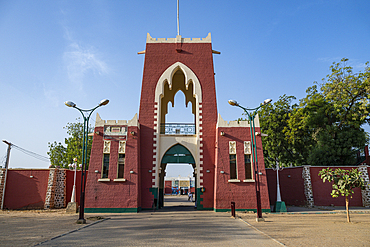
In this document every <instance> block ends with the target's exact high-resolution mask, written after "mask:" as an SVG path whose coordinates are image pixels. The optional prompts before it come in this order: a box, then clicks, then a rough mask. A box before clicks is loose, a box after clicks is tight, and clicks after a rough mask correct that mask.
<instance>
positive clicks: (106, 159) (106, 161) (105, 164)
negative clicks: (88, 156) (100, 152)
mask: <svg viewBox="0 0 370 247" xmlns="http://www.w3.org/2000/svg"><path fill="white" fill-rule="evenodd" d="M108 171H109V154H104V157H103V172H102V178H108Z"/></svg>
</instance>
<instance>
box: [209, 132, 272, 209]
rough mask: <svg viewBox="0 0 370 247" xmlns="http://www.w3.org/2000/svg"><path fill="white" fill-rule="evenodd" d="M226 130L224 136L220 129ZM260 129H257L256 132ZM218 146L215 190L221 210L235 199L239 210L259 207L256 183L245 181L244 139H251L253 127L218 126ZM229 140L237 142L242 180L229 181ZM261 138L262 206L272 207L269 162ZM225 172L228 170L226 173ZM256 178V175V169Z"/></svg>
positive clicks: (239, 174)
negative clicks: (268, 177)
mask: <svg viewBox="0 0 370 247" xmlns="http://www.w3.org/2000/svg"><path fill="white" fill-rule="evenodd" d="M221 131H223V132H224V136H221V134H220V132H221ZM259 131H260V129H259V128H256V132H259ZM217 133H218V135H217V137H216V138H217V147H216V167H215V185H214V186H215V193H214V204H215V208H216V210H217V209H228V208H230V203H231V201H234V202H235V206H236V209H255V208H256V205H257V203H256V189H255V182H243V180H245V179H246V178H245V165H244V164H245V162H244V141H250V140H251V138H250V129H249V128H245V127H232V128H227V127H221V128H218V129H217ZM229 141H235V142H236V159H237V161H236V162H237V174H238V175H237V177H238V180H240V182H229V181H228V180H229V179H230V160H229ZM256 141H257V160H258V168H259V171H260V172H262V175H260V193H261V205H262V209H265V210H269V209H270V202H269V195H268V187H267V179H266V171H265V164H264V159H263V150H262V142H261V137H258V136H257V138H256ZM221 171H224V173H223V174H222V173H221ZM252 173H253V177H254V172H253V171H252Z"/></svg>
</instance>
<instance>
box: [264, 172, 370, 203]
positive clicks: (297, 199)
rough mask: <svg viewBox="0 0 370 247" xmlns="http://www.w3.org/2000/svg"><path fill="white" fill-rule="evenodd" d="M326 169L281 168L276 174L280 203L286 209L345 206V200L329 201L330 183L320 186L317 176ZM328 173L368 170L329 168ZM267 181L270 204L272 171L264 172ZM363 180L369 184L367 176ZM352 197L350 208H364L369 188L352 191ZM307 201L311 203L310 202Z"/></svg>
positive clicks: (273, 194) (273, 181) (273, 187)
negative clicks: (297, 206)
mask: <svg viewBox="0 0 370 247" xmlns="http://www.w3.org/2000/svg"><path fill="white" fill-rule="evenodd" d="M324 168H326V167H317V166H304V167H293V168H285V169H284V170H283V171H280V172H279V174H280V177H279V180H280V192H281V197H282V200H283V201H284V202H285V203H286V204H287V205H306V206H331V205H334V206H345V199H344V197H342V196H339V197H338V198H333V197H332V196H331V195H330V194H331V191H332V183H329V182H327V181H326V182H325V183H323V182H322V179H321V178H320V176H318V173H319V172H320V171H321V170H322V169H324ZM331 168H332V169H336V168H341V169H352V168H359V169H363V171H364V170H366V169H367V171H369V167H366V166H359V167H331ZM267 174H268V176H267V179H268V186H269V194H270V201H271V203H273V202H274V201H275V200H276V172H275V171H273V170H272V169H267ZM363 176H364V179H365V180H366V176H367V180H368V181H369V173H367V174H365V172H364V175H363ZM354 192H355V193H354V194H353V195H352V198H351V199H350V206H353V207H361V206H366V205H367V204H366V201H367V200H368V198H369V187H368V188H367V189H365V190H364V191H361V190H360V188H355V189H354ZM310 199H311V200H310Z"/></svg>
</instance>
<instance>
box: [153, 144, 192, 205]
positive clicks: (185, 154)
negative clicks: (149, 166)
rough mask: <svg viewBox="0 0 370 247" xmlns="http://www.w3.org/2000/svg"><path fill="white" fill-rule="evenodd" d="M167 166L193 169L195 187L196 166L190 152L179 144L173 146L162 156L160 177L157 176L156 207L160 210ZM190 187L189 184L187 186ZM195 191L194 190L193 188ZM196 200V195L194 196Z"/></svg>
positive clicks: (162, 202)
mask: <svg viewBox="0 0 370 247" xmlns="http://www.w3.org/2000/svg"><path fill="white" fill-rule="evenodd" d="M167 164H189V165H191V166H192V167H193V169H194V173H193V177H194V178H195V183H194V184H195V187H196V184H197V182H196V175H195V172H196V164H195V160H194V157H193V155H192V154H191V152H190V151H189V150H188V149H187V148H186V147H185V146H183V145H181V144H175V145H174V146H172V147H171V148H169V149H168V150H167V152H166V153H165V154H164V155H163V157H162V160H161V166H160V170H161V172H160V175H159V190H158V207H159V208H162V207H163V206H164V180H165V175H166V174H165V170H166V167H167ZM189 182H190V181H189ZM189 186H190V184H189ZM195 191H196V188H195ZM195 198H196V195H195Z"/></svg>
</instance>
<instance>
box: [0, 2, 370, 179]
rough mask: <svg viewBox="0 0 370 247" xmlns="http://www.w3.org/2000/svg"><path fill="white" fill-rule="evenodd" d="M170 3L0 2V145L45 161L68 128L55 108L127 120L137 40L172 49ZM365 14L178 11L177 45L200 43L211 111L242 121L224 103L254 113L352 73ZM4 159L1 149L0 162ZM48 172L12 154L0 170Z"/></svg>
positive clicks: (272, 5) (275, 6)
mask: <svg viewBox="0 0 370 247" xmlns="http://www.w3.org/2000/svg"><path fill="white" fill-rule="evenodd" d="M176 3H177V1H176V0H165V1H144V0H137V1H123V0H122V1H76V0H75V1H67V0H66V1H58V0H55V1H18V0H12V1H0V58H1V59H0V88H1V90H0V104H1V110H0V112H1V119H0V138H1V139H5V140H8V141H10V142H12V143H14V144H16V145H18V146H20V147H22V148H24V149H27V150H30V151H33V152H35V153H38V154H41V155H44V156H47V154H46V152H47V151H48V142H53V141H58V142H64V138H65V137H67V134H66V131H65V130H64V129H63V127H64V126H66V124H67V123H68V122H74V121H75V120H76V118H78V117H80V113H79V112H78V111H76V110H75V109H71V108H67V107H66V106H65V105H64V103H63V102H64V101H66V100H72V101H74V102H75V103H76V104H77V106H79V107H81V108H85V109H86V108H92V107H94V106H96V105H97V104H98V103H99V101H100V100H101V99H104V98H108V99H109V100H110V103H109V104H108V105H107V106H104V107H102V108H99V109H98V110H97V112H98V113H99V114H100V116H101V117H102V118H103V119H132V117H133V116H134V115H135V113H138V109H139V100H140V91H141V81H142V71H143V64H144V55H138V54H137V52H139V51H142V50H145V41H146V34H147V33H150V34H151V36H152V37H154V38H173V37H176V34H177V24H176ZM369 9H370V1H368V0H362V1H361V0H358V1H344V0H328V1H325V0H311V1H297V0H295V1H287V0H281V1H233V0H230V1H205V0H203V1H199V0H198V1H194V0H187V1H184V0H180V34H181V35H182V37H186V38H203V37H206V36H207V34H208V33H209V32H211V34H212V45H213V49H214V50H217V51H220V52H221V55H214V68H215V73H216V75H215V80H216V90H217V103H218V111H219V113H220V114H221V115H222V117H223V118H224V119H225V120H228V121H229V120H234V119H236V118H238V117H240V116H241V114H242V112H241V110H240V109H238V108H236V107H234V108H233V107H231V106H229V105H228V103H227V100H229V99H236V100H237V101H238V102H240V103H241V104H243V105H244V106H246V107H255V106H258V105H259V103H260V102H262V101H263V100H264V99H266V98H272V99H273V100H277V99H278V98H279V96H281V95H283V94H287V95H294V96H296V97H297V98H298V99H299V98H302V97H304V96H305V90H306V89H307V88H308V87H309V86H311V85H312V84H313V82H314V81H321V79H322V78H324V77H325V76H326V75H327V74H328V73H329V72H330V71H329V66H330V65H331V64H332V62H337V61H339V60H340V59H341V58H343V57H347V58H349V59H350V61H349V65H352V66H353V67H354V68H355V70H363V68H364V63H365V62H366V61H369V60H370V49H369V48H368V45H366V44H368V43H369V40H370V17H369V15H368V12H369ZM181 97H182V96H181V95H180V96H179V97H176V102H179V104H176V103H175V106H177V105H180V106H181V105H183V103H182V101H181V99H182V98H181ZM182 100H183V99H182ZM170 112H171V111H170ZM183 112H184V109H178V108H176V111H173V115H171V119H173V121H176V122H182V121H186V119H183V118H182V116H183V115H184V114H183ZM187 112H188V111H187ZM94 120H95V114H94V115H93V118H92V123H94ZM367 129H368V128H367ZM6 149H7V145H5V144H4V143H3V146H2V148H1V149H0V158H2V157H3V156H5V154H6ZM48 166H49V164H48V163H47V162H43V161H40V160H37V159H34V158H32V157H30V156H27V155H25V154H23V153H22V152H19V151H18V150H12V153H11V157H10V167H11V168H18V167H21V168H47V167H48ZM177 173H178V172H175V174H174V176H177V175H179V174H177ZM185 173H186V174H184V175H188V174H187V173H188V172H185Z"/></svg>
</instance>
